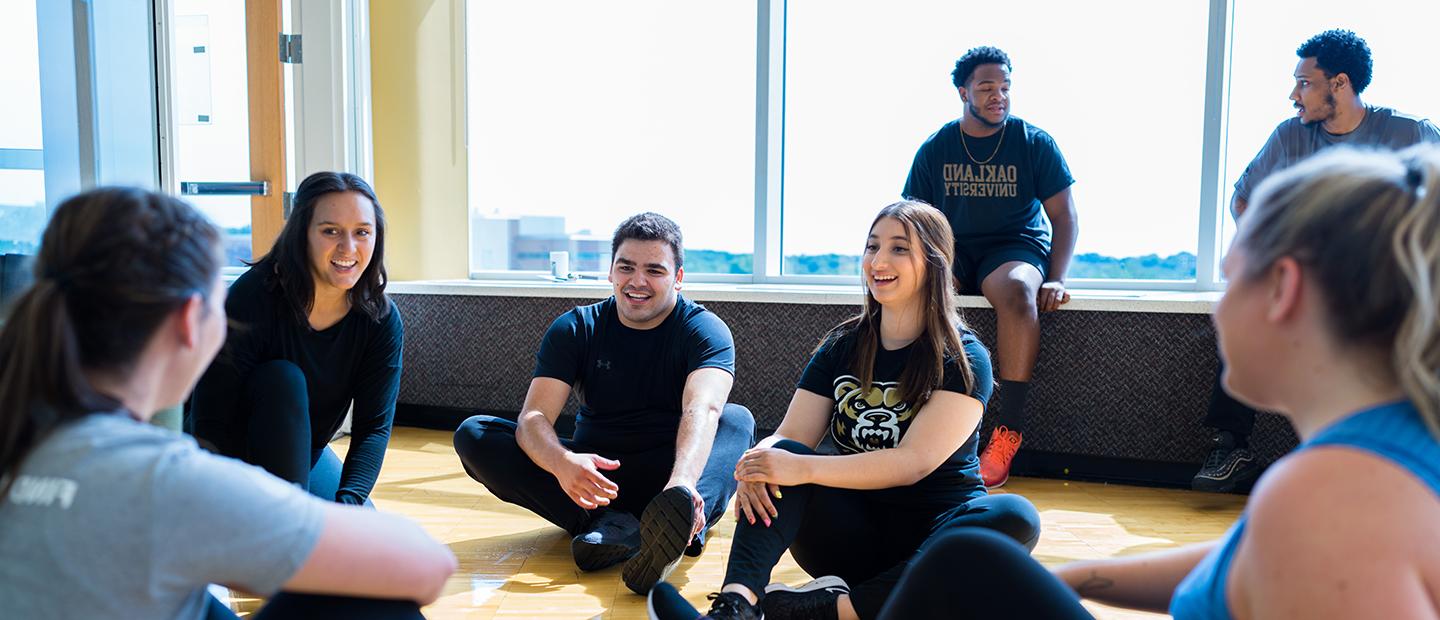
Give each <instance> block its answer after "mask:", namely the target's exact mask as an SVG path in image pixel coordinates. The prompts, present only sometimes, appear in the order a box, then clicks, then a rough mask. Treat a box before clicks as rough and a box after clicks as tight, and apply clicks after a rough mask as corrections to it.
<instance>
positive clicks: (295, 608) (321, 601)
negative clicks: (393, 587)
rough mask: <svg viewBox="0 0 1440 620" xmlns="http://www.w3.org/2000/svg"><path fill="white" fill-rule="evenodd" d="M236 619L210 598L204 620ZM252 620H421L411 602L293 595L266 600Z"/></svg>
mask: <svg viewBox="0 0 1440 620" xmlns="http://www.w3.org/2000/svg"><path fill="white" fill-rule="evenodd" d="M239 617H240V616H238V615H236V614H235V612H233V611H230V608H229V607H227V606H225V604H224V603H221V602H220V601H219V600H218V599H216V598H215V597H213V596H211V597H210V606H209V607H207V608H206V609H205V620H236V619H238V618H239ZM249 617H250V618H253V619H254V620H290V619H292V618H293V619H295V620H309V619H312V618H346V619H347V620H348V619H352V618H353V619H355V620H411V619H417V620H424V618H425V616H424V615H421V613H420V605H418V604H416V603H415V601H398V600H391V599H371V598H357V597H353V596H327V595H323V594H294V593H290V592H281V593H279V594H276V595H275V596H272V597H270V600H269V601H267V602H266V603H265V606H264V607H261V608H260V611H258V612H256V613H254V614H251V615H250V616H249Z"/></svg>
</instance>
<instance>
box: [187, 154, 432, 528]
mask: <svg viewBox="0 0 1440 620" xmlns="http://www.w3.org/2000/svg"><path fill="white" fill-rule="evenodd" d="M384 259H385V213H384V211H383V210H382V209H381V208H380V203H379V201H377V200H376V198H375V192H374V190H372V189H371V188H370V185H369V184H368V183H366V182H365V181H364V180H363V179H361V178H360V177H357V176H355V175H353V174H348V173H344V172H319V173H316V174H313V175H310V176H309V177H308V178H306V179H305V180H304V181H303V182H302V183H300V187H299V189H298V190H297V191H296V192H295V208H294V211H293V212H292V213H291V214H290V219H289V220H287V221H286V222H285V227H284V229H283V230H281V231H280V237H279V238H278V239H277V240H276V241H275V247H274V248H273V249H272V250H271V251H270V253H269V254H266V255H265V256H264V257H262V258H261V259H260V260H258V261H256V262H255V263H254V264H253V265H252V266H251V267H250V270H249V271H247V272H245V273H244V274H243V275H241V276H240V278H239V279H237V280H236V281H235V283H234V284H233V285H231V287H230V293H229V299H228V300H227V301H226V304H225V310H226V312H228V313H229V315H230V320H231V321H232V322H234V324H235V329H234V330H233V331H232V333H231V334H230V339H229V341H228V342H226V344H225V349H224V351H222V352H221V354H220V356H219V357H217V358H216V359H215V363H214V364H213V365H211V367H210V369H209V370H208V371H206V373H205V376H204V377H203V378H202V379H201V380H200V384H199V385H197V386H196V388H195V397H194V401H193V420H194V432H195V436H196V437H198V438H200V439H202V440H205V441H208V442H210V443H211V444H213V445H214V446H215V447H216V449H217V450H218V451H219V452H220V453H221V454H224V455H226V456H233V457H235V458H239V459H242V460H244V461H246V462H248V463H253V464H255V465H259V466H261V467H263V468H265V470H266V471H269V472H270V473H272V474H275V475H276V476H279V477H280V478H283V479H285V480H288V481H290V482H292V483H294V484H296V485H299V486H300V487H301V488H306V489H309V490H310V492H311V493H313V494H315V495H316V496H319V497H323V498H325V499H331V500H334V501H337V502H341V503H346V504H363V503H365V502H366V501H367V499H368V498H369V496H370V491H371V489H372V488H374V486H375V479H376V477H378V476H379V474H380V465H381V463H382V462H383V461H384V459H385V446H386V444H388V443H389V441H390V428H391V425H392V423H393V421H394V417H395V398H396V396H397V395H398V394H399V391H400V361H401V360H400V358H401V353H402V350H403V347H404V333H403V329H402V325H401V322H400V312H399V311H398V310H396V308H395V304H394V303H393V302H391V301H390V299H389V298H387V297H386V296H385V284H386V276H385V264H384ZM352 402H353V403H354V408H353V413H354V418H353V423H352V426H351V439H350V448H349V451H348V452H347V453H346V455H345V463H344V467H343V470H342V468H341V465H340V461H339V458H338V457H336V456H335V454H334V452H332V451H330V449H329V448H328V447H327V446H326V444H328V443H329V441H330V439H331V438H332V437H333V436H334V435H335V432H336V431H337V430H338V429H339V428H340V425H341V423H342V422H344V420H345V414H346V412H347V411H349V410H351V403H352Z"/></svg>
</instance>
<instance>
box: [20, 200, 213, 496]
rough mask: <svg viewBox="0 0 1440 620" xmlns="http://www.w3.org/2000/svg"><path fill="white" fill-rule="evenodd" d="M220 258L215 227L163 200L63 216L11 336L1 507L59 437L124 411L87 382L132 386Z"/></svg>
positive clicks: (69, 205)
mask: <svg viewBox="0 0 1440 620" xmlns="http://www.w3.org/2000/svg"><path fill="white" fill-rule="evenodd" d="M219 248H220V231H219V230H218V229H216V228H215V226H214V225H213V224H211V223H210V222H209V221H208V220H206V219H205V217H204V216H202V215H200V214H199V213H198V212H196V211H195V210H194V209H192V208H190V207H189V206H188V205H186V204H185V203H183V202H180V201H179V200H176V199H175V198H171V197H169V196H165V195H163V194H157V193H154V192H148V191H144V190H139V189H124V188H111V189H98V190H93V191H89V192H85V193H83V194H80V195H78V196H75V197H73V198H70V199H69V200H66V201H65V202H64V203H62V204H61V205H60V207H59V208H58V209H56V210H55V214H54V215H53V216H52V217H51V219H50V224H49V225H48V226H46V228H45V234H44V236H43V237H42V239H41V242H40V254H39V256H38V257H36V260H35V267H34V268H35V282H34V283H33V284H32V285H31V286H30V288H29V289H28V290H26V291H25V292H24V293H22V294H21V295H20V296H19V297H18V298H17V299H16V300H15V304H14V305H13V306H12V308H11V312H10V315H9V317H8V318H7V319H6V320H5V325H4V327H3V328H0V501H3V500H4V498H5V496H6V494H7V493H8V491H9V488H10V484H11V483H12V482H13V480H14V473H15V472H16V470H18V469H19V468H20V464H21V462H22V461H23V460H24V459H25V456H26V455H28V454H29V453H30V451H31V450H32V449H34V447H35V446H36V445H37V444H39V443H40V442H41V441H43V440H44V439H45V437H46V436H47V435H48V434H49V433H50V431H52V430H54V428H55V427H57V426H59V425H60V424H62V423H64V422H67V421H70V420H75V419H79V418H82V417H84V416H87V415H90V414H93V413H98V412H110V411H117V410H119V409H120V408H121V407H122V405H121V403H120V401H119V400H118V399H117V398H115V397H114V396H112V395H110V394H105V393H102V392H100V391H98V390H96V389H95V388H94V386H92V385H91V384H90V381H89V380H88V379H87V378H86V373H87V372H96V371H99V372H106V373H112V374H116V375H119V376H125V375H127V374H128V373H129V371H130V370H131V367H132V366H133V365H134V363H135V361H136V358H137V357H138V356H139V354H140V352H141V351H142V350H143V349H144V348H145V346H146V344H147V343H148V342H149V341H150V338H151V337H152V336H153V335H154V334H155V331H156V330H157V329H159V327H160V324H161V323H162V322H164V321H165V320H166V318H167V317H168V316H169V315H170V313H172V312H174V311H175V310H177V309H179V308H180V307H181V306H183V305H184V304H185V302H186V301H187V300H189V299H190V298H191V296H193V295H196V294H199V295H201V296H202V297H208V296H209V294H210V287H211V286H212V285H213V283H214V282H215V278H216V277H218V274H219V271H220V262H221V259H220V249H219Z"/></svg>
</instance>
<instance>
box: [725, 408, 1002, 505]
mask: <svg viewBox="0 0 1440 620" xmlns="http://www.w3.org/2000/svg"><path fill="white" fill-rule="evenodd" d="M982 410H983V406H982V405H981V404H980V401H978V400H975V399H974V398H971V397H969V396H965V395H963V394H959V393H956V392H950V391H945V390H937V391H935V393H934V394H933V395H932V396H931V397H930V400H929V402H927V403H925V406H924V407H921V408H920V411H918V412H917V413H916V414H915V421H914V422H912V423H911V425H910V428H909V430H908V431H906V433H905V436H904V437H903V438H901V440H900V444H899V445H898V446H896V447H895V448H892V449H889V450H876V451H874V452H866V453H864V454H848V455H844V456H819V455H817V456H806V455H797V454H792V453H789V452H786V451H783V450H775V449H773V448H755V449H753V450H751V451H750V452H747V453H745V456H744V457H742V458H741V459H740V464H739V465H737V466H736V469H735V473H736V476H737V477H738V478H739V479H740V480H742V481H748V482H768V483H772V484H776V485H780V486H794V485H797V484H810V483H813V484H820V485H824V486H828V487H834V488H840V489H886V488H891V487H898V486H907V485H911V484H915V483H916V482H919V481H920V480H921V479H922V478H924V477H925V476H927V475H929V474H930V472H933V471H935V468H937V467H939V466H940V464H941V463H944V462H945V459H947V458H949V457H950V455H951V454H954V453H955V450H956V449H957V448H958V447H959V446H960V445H961V444H963V443H964V442H965V439H966V438H967V437H969V436H970V435H971V434H972V433H974V432H975V429H976V427H977V426H978V425H979V424H980V414H981V412H982ZM787 417H788V415H787Z"/></svg>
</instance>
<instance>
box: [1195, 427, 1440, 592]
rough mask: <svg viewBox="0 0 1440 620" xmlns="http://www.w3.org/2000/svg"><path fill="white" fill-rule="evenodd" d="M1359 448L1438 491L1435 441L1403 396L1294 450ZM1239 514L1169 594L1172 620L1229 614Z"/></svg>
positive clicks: (1241, 526) (1439, 452)
mask: <svg viewBox="0 0 1440 620" xmlns="http://www.w3.org/2000/svg"><path fill="white" fill-rule="evenodd" d="M1334 445H1341V446H1348V447H1352V448H1360V449H1362V450H1366V451H1369V452H1372V453H1374V454H1375V455H1377V456H1380V457H1381V458H1384V459H1387V460H1389V461H1391V462H1393V463H1395V464H1396V465H1399V466H1400V467H1402V468H1404V469H1405V470H1406V471H1408V472H1410V473H1411V474H1414V475H1415V476H1416V477H1418V478H1420V480H1422V481H1424V482H1425V484H1427V485H1429V486H1430V489H1431V490H1432V491H1434V492H1435V493H1436V494H1437V495H1440V443H1437V442H1436V441H1435V438H1434V437H1433V436H1431V435H1430V430H1429V429H1428V428H1426V427H1425V422H1424V421H1423V420H1421V419H1420V413H1419V412H1418V411H1416V409H1415V406H1414V405H1411V404H1410V402H1409V401H1401V402H1396V403H1390V404H1386V405H1380V406H1378V407H1374V408H1371V409H1366V410H1363V411H1360V412H1358V413H1355V414H1352V415H1351V416H1349V417H1347V418H1345V419H1343V420H1340V421H1339V422H1336V423H1335V424H1332V425H1330V426H1329V427H1327V428H1326V429H1325V430H1322V431H1320V433H1319V434H1317V435H1315V437H1314V438H1312V439H1311V440H1310V441H1307V442H1305V444H1304V445H1302V446H1300V449H1299V450H1297V452H1298V451H1303V450H1308V449H1310V448H1314V447H1316V446H1334ZM1244 532H1245V515H1243V514H1242V515H1240V520H1239V521H1236V522H1235V525H1234V526H1232V527H1231V528H1230V531H1229V532H1227V533H1226V534H1225V538H1224V539H1223V541H1222V542H1221V544H1220V546H1218V547H1216V548H1215V549H1214V550H1213V551H1211V552H1210V554H1209V555H1207V556H1205V559H1204V560H1201V561H1200V563H1199V564H1197V565H1195V569H1194V570H1192V571H1190V574H1189V575H1186V576H1185V580H1184V581H1181V582H1180V586H1179V587H1177V588H1175V595H1174V596H1173V597H1171V599H1170V615H1172V616H1174V617H1175V620H1229V619H1230V608H1229V606H1228V605H1227V604H1226V600H1225V581H1226V577H1227V576H1228V575H1229V574H1230V562H1231V561H1232V560H1233V559H1234V558H1235V549H1236V548H1238V547H1239V546H1240V537H1241V535H1242V534H1244Z"/></svg>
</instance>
